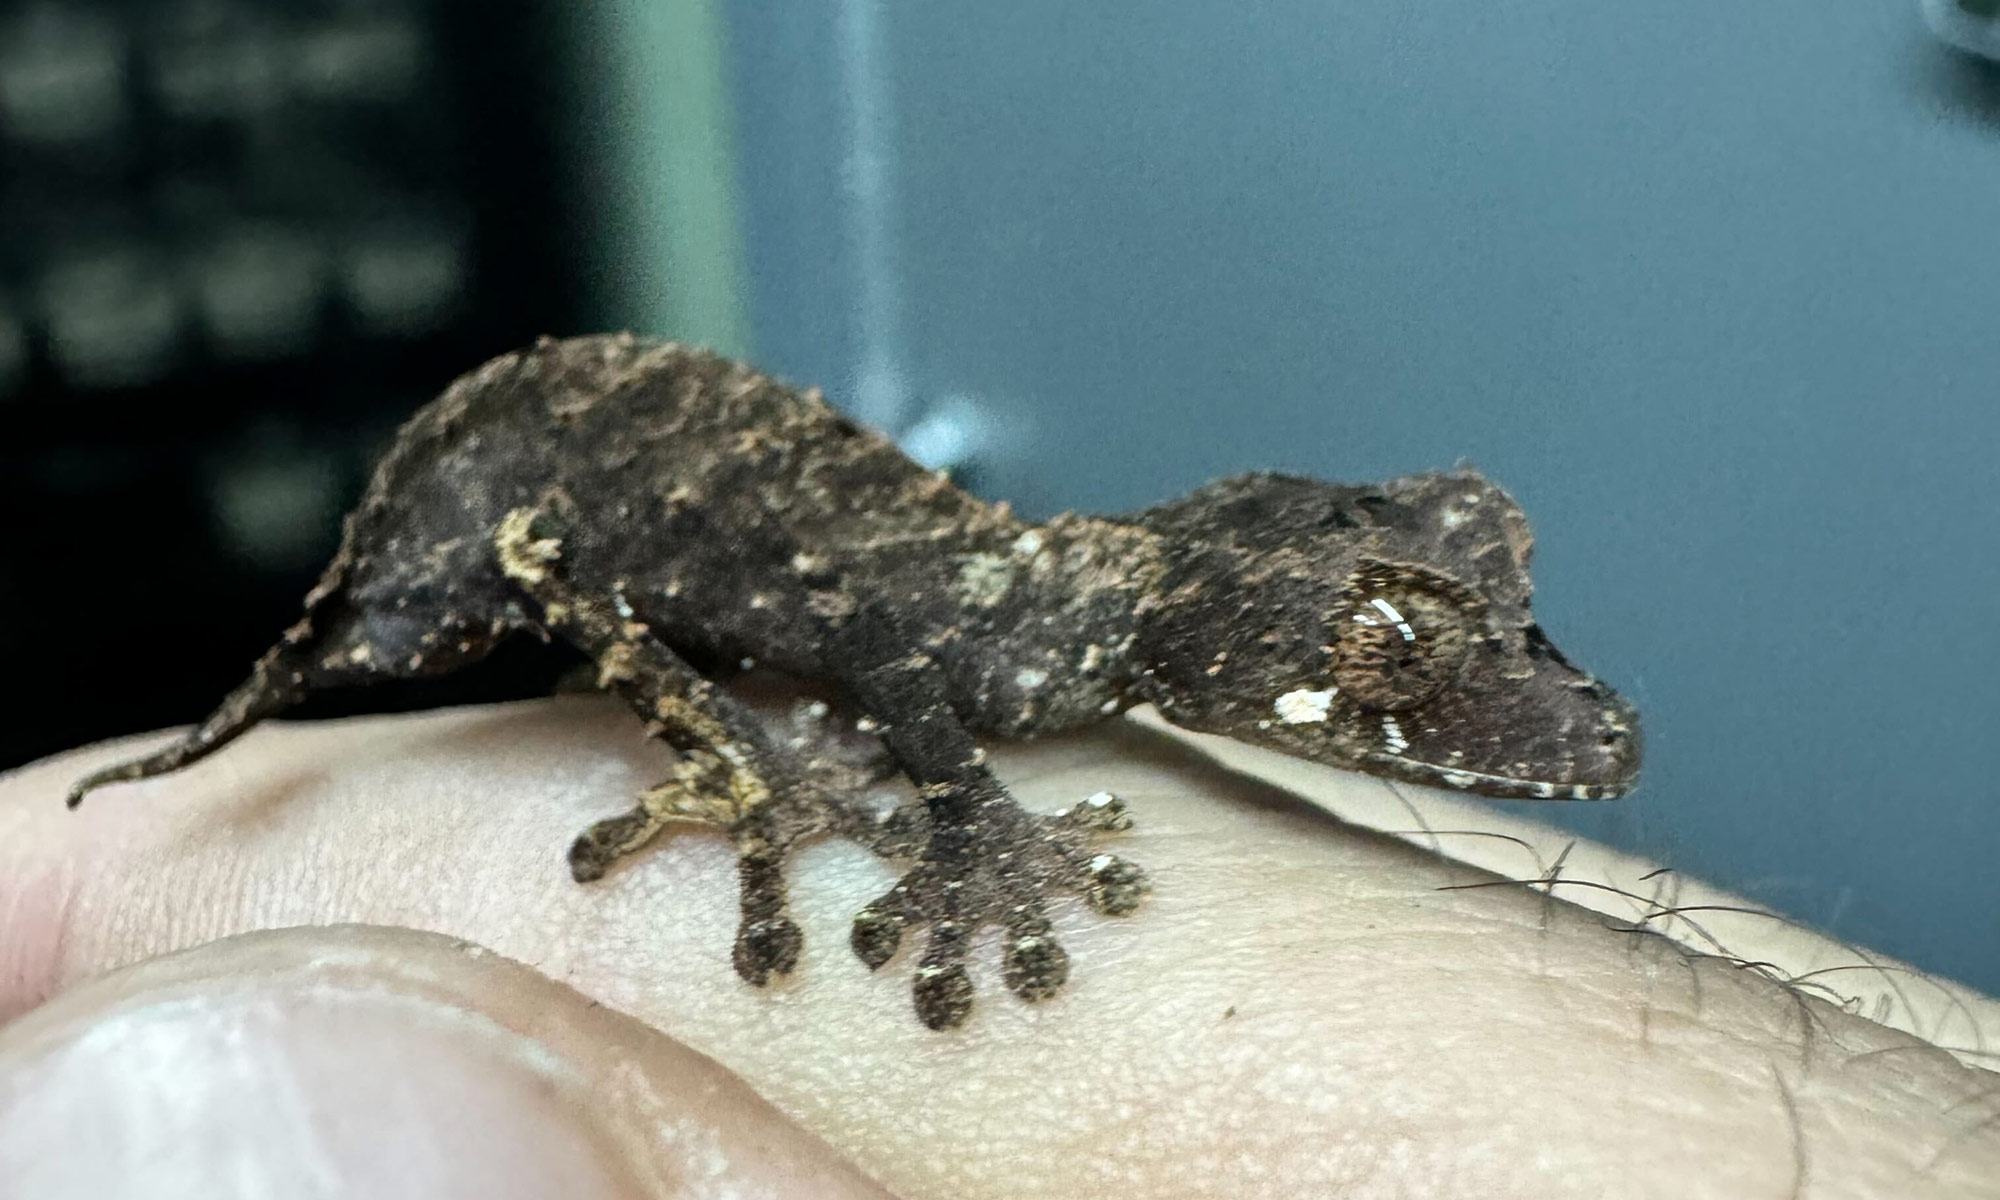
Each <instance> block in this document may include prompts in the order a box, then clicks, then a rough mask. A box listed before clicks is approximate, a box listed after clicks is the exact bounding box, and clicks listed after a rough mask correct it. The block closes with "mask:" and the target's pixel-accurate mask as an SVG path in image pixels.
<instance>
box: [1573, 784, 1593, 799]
mask: <svg viewBox="0 0 2000 1200" xmlns="http://www.w3.org/2000/svg"><path fill="white" fill-rule="evenodd" d="M1569 798H1570V799H1572V800H1588V799H1590V789H1589V788H1587V787H1585V786H1584V785H1582V784H1580V783H1579V784H1577V785H1576V786H1575V787H1573V788H1571V789H1570V790H1569Z"/></svg>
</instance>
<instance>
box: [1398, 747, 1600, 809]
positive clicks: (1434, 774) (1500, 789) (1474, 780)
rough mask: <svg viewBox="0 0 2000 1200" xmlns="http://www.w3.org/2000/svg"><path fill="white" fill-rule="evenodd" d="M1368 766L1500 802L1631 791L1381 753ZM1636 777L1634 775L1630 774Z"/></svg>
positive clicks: (1596, 796) (1589, 797)
mask: <svg viewBox="0 0 2000 1200" xmlns="http://www.w3.org/2000/svg"><path fill="white" fill-rule="evenodd" d="M1368 765H1369V766H1370V767H1371V768H1373V769H1375V770H1378V771H1380V772H1381V773H1383V774H1384V775H1393V776H1396V777H1397V778H1399V779H1405V780H1408V781H1409V782H1411V783H1421V784H1426V785H1429V786H1431V787H1447V788H1452V789H1455V790H1457V791H1461V792H1474V793H1477V794H1478V795H1481V796H1495V797H1498V798H1500V799H1504V800H1615V799H1617V798H1618V797H1620V796H1622V795H1624V794H1625V793H1626V792H1628V791H1631V790H1632V783H1633V778H1632V776H1629V775H1628V776H1627V777H1626V778H1624V779H1620V780H1614V781H1610V782H1604V783H1582V782H1578V783H1557V782H1555V781H1552V780H1547V779H1522V778H1518V777H1516V776H1512V775H1495V774H1492V773H1490V772H1487V771H1468V770H1466V769H1465V768H1463V767H1455V766H1450V765H1447V764H1444V763H1428V762H1419V761H1418V760H1416V759H1414V758H1400V757H1398V756H1396V755H1394V754H1385V753H1381V752H1376V753H1372V754H1370V755H1369V756H1368ZM1634 774H1636V772H1635V773H1634Z"/></svg>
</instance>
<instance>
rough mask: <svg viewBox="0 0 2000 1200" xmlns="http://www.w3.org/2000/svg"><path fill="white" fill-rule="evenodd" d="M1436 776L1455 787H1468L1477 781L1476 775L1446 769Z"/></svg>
mask: <svg viewBox="0 0 2000 1200" xmlns="http://www.w3.org/2000/svg"><path fill="white" fill-rule="evenodd" d="M1438 778H1439V779H1440V780H1442V781H1443V782H1444V783H1446V784H1448V785H1450V786H1451V787H1455V788H1469V787H1471V786H1472V785H1473V784H1475V783H1477V782H1479V779H1478V777H1477V776H1474V775H1467V774H1465V773H1463V772H1461V771H1446V772H1445V773H1444V774H1442V775H1439V776H1438Z"/></svg>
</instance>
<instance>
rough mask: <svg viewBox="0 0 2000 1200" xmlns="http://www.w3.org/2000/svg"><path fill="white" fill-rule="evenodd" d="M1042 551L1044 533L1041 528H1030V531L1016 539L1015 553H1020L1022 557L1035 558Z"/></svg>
mask: <svg viewBox="0 0 2000 1200" xmlns="http://www.w3.org/2000/svg"><path fill="white" fill-rule="evenodd" d="M1041 552H1042V533H1041V530H1039V529H1030V530H1029V531H1028V532H1026V533H1024V534H1022V535H1021V536H1020V537H1017V538H1015V539H1014V553H1015V554H1018V555H1020V556H1021V557H1022V558H1033V557H1034V556H1035V555H1037V554H1040V553H1041Z"/></svg>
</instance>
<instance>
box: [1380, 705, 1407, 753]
mask: <svg viewBox="0 0 2000 1200" xmlns="http://www.w3.org/2000/svg"><path fill="white" fill-rule="evenodd" d="M1382 744H1383V745H1385V746H1387V747H1388V748H1389V753H1391V754H1401V753H1402V752H1403V751H1405V750H1408V749H1409V748H1410V739H1408V738H1406V737H1404V736H1403V727H1402V726H1401V725H1399V724H1397V723H1396V718H1394V717H1392V716H1389V715H1388V714H1386V713H1385V714H1383V716H1382Z"/></svg>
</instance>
